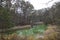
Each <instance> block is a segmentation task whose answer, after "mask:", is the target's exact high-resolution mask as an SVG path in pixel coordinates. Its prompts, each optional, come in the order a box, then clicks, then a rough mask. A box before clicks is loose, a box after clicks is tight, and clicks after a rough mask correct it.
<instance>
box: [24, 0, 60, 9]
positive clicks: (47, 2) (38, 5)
mask: <svg viewBox="0 0 60 40" xmlns="http://www.w3.org/2000/svg"><path fill="white" fill-rule="evenodd" d="M25 1H29V2H30V3H31V4H32V5H33V6H34V8H35V9H36V10H38V9H42V8H47V7H51V6H52V5H53V4H54V3H55V2H57V1H59V0H25Z"/></svg>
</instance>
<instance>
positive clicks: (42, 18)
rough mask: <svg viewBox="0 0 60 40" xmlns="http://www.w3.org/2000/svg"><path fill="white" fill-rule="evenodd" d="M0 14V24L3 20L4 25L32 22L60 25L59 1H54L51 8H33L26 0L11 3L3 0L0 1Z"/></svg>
mask: <svg viewBox="0 0 60 40" xmlns="http://www.w3.org/2000/svg"><path fill="white" fill-rule="evenodd" d="M7 10H9V11H7ZM0 15H1V16H0V25H1V23H2V22H3V23H5V25H4V24H3V25H4V26H6V24H8V23H9V24H8V25H10V24H11V23H12V24H11V25H15V26H16V25H28V24H32V23H34V22H43V23H44V24H56V25H60V2H57V3H55V4H54V5H53V6H52V7H51V8H44V9H40V10H35V9H34V7H33V5H32V4H30V3H29V2H28V1H27V2H25V1H24V0H22V1H21V0H17V1H16V2H15V3H14V2H13V3H12V1H11V0H3V1H0ZM10 18H11V19H10ZM11 25H10V26H11ZM1 26H2V25H1ZM1 26H0V27H1Z"/></svg>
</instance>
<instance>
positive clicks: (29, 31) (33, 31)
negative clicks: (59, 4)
mask: <svg viewBox="0 0 60 40" xmlns="http://www.w3.org/2000/svg"><path fill="white" fill-rule="evenodd" d="M46 29H47V25H34V26H33V28H31V29H26V30H18V31H16V33H17V34H18V35H25V36H29V35H37V34H43V33H44V31H45V30H46Z"/></svg>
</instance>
